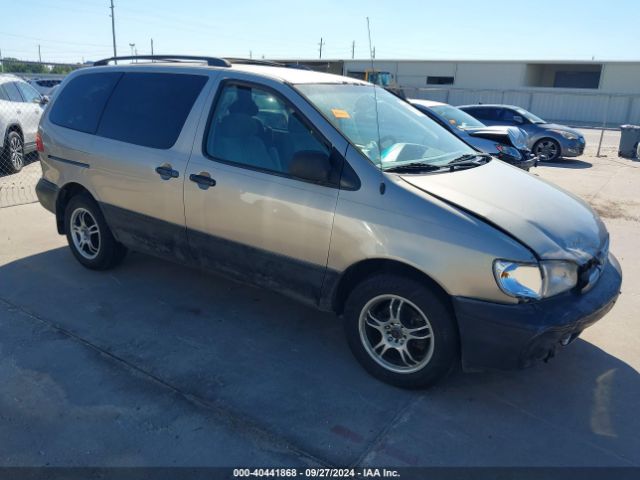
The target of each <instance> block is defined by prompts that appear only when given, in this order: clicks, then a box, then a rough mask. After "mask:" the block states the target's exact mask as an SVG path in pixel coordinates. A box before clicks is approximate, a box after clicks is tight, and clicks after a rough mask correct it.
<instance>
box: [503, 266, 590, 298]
mask: <svg viewBox="0 0 640 480" xmlns="http://www.w3.org/2000/svg"><path fill="white" fill-rule="evenodd" d="M493 275H494V277H495V279H496V282H497V284H498V286H499V287H500V290H502V291H503V292H504V293H506V294H507V295H509V296H512V297H516V298H529V299H534V300H538V299H541V298H547V297H552V296H553V295H557V294H559V293H562V292H566V291H567V290H571V289H572V288H573V287H575V286H576V284H577V282H578V266H577V265H576V264H575V263H572V262H565V261H557V260H546V261H542V262H540V263H539V264H533V263H521V262H512V261H510V260H496V261H494V262H493Z"/></svg>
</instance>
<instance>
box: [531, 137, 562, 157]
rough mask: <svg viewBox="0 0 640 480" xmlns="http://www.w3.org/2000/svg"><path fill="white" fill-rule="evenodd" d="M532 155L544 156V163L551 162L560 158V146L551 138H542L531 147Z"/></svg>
mask: <svg viewBox="0 0 640 480" xmlns="http://www.w3.org/2000/svg"><path fill="white" fill-rule="evenodd" d="M533 153H535V154H536V155H544V156H545V157H546V158H545V161H546V162H553V161H555V160H557V159H558V158H560V155H561V153H562V150H561V149H560V144H559V143H558V142H556V141H555V140H554V139H553V138H543V139H542V140H538V141H537V142H536V144H535V145H534V146H533Z"/></svg>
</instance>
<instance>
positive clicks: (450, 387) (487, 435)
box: [0, 248, 640, 466]
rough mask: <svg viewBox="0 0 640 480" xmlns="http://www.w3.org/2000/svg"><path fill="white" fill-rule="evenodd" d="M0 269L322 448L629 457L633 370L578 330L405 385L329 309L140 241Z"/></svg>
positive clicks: (402, 460) (65, 324)
mask: <svg viewBox="0 0 640 480" xmlns="http://www.w3.org/2000/svg"><path fill="white" fill-rule="evenodd" d="M9 282H10V283H11V288H3V289H2V292H1V293H0V298H2V299H4V300H6V301H7V302H9V303H10V304H12V305H15V306H17V307H19V308H22V309H24V310H25V311H27V312H29V313H30V314H32V315H34V316H35V317H37V318H39V319H41V320H43V321H44V322H45V323H48V324H52V325H54V326H56V327H57V328H60V329H64V330H65V331H68V332H70V333H72V334H73V335H76V336H78V337H79V338H81V339H82V340H83V341H84V342H87V345H90V346H93V347H95V348H98V349H99V350H101V351H104V352H108V354H109V355H113V356H115V357H117V358H118V359H120V360H121V361H122V362H125V363H127V364H129V365H133V366H135V368H136V369H139V370H140V371H141V372H144V374H145V375H149V376H152V377H153V378H155V379H159V380H161V381H162V382H164V383H165V384H167V385H170V386H171V387H172V388H174V389H175V390H176V391H178V392H180V393H182V394H184V395H186V396H187V397H188V398H193V399H196V400H197V401H202V402H205V403H206V404H207V405H210V406H211V407H212V408H215V409H219V410H221V411H224V412H229V414H230V415H232V416H233V417H234V418H236V419H240V420H239V421H240V422H242V420H241V419H247V421H250V422H251V423H254V424H258V425H260V426H261V428H264V429H265V430H267V431H269V432H272V433H273V435H275V436H277V437H278V438H284V439H286V441H288V442H291V443H292V444H295V445H298V446H300V448H301V449H302V450H304V451H306V452H310V453H311V455H313V456H316V457H317V458H320V459H323V460H324V461H326V462H329V463H333V464H336V465H342V466H344V465H348V464H354V463H363V462H364V463H366V464H370V465H387V466H388V465H398V466H403V465H525V466H534V465H628V464H629V463H635V464H640V437H639V436H638V434H637V432H638V431H640V415H638V414H637V410H638V398H640V375H638V372H637V371H635V370H634V369H633V368H631V367H630V366H629V365H627V364H626V363H624V362H622V361H620V360H619V359H617V358H615V357H613V356H611V355H609V354H607V353H606V352H604V351H602V350H600V349H599V348H597V347H596V346H594V345H592V344H590V343H588V342H585V341H582V340H578V341H576V342H574V344H572V345H570V346H569V347H567V348H566V350H565V351H563V352H561V354H560V355H559V358H556V359H554V361H552V362H551V363H550V364H548V365H544V364H543V365H540V366H538V367H535V368H533V369H530V370H526V371H520V372H509V373H486V374H469V375H466V374H460V373H458V374H454V375H453V376H451V377H450V378H449V379H447V380H445V381H444V382H443V383H441V384H440V385H438V386H436V387H434V388H432V389H430V390H426V391H403V390H399V389H396V388H393V387H390V386H387V385H385V384H382V383H380V382H378V381H376V380H375V379H373V378H372V377H370V376H369V375H367V374H366V373H365V372H364V371H363V370H362V369H361V368H360V367H359V365H358V364H357V363H356V361H355V359H354V358H353V357H352V355H351V354H350V352H349V350H348V347H347V345H346V341H345V339H344V337H343V333H342V328H341V325H340V322H339V320H337V319H336V318H335V317H334V316H332V315H329V314H324V313H319V312H316V311H315V310H313V309H310V308H307V307H305V306H302V305H299V304H297V303H295V302H293V301H290V300H288V299H287V298H285V297H282V296H280V295H278V294H274V293H270V292H267V291H264V290H259V289H255V288H252V287H248V286H244V285H240V284H237V283H234V282H231V281H227V280H226V279H223V278H219V277H216V276H213V275H208V274H204V273H202V272H199V271H197V270H193V269H189V268H185V267H182V266H178V265H174V264H171V263H167V262H164V261H160V260H156V259H153V258H150V257H147V256H144V255H139V254H135V253H133V254H130V255H129V256H128V257H127V259H126V260H125V262H124V264H123V265H122V266H120V267H119V268H117V269H115V270H112V271H109V272H93V271H88V270H86V269H84V268H82V267H81V266H80V265H79V264H78V263H77V262H76V261H75V260H74V259H73V257H72V255H71V253H70V252H69V251H68V249H67V248H58V249H54V250H50V251H46V252H44V253H41V254H38V255H34V256H31V257H27V258H23V259H19V260H16V261H14V262H13V263H10V264H7V265H4V266H1V267H0V284H2V285H7V284H9ZM614 312H615V309H614ZM34 321H35V319H34ZM74 341H75V340H74ZM52 368H54V367H53V366H52ZM43 374H49V375H51V373H50V372H43ZM57 375H64V372H58V373H57ZM95 401H96V402H98V401H99V399H95ZM34 408H37V405H36V406H34ZM80 421H81V420H80ZM36 427H37V426H36ZM35 431H37V428H34V432H35ZM242 432H243V430H242V426H241V425H240V426H239V427H238V434H239V435H242V434H243V433H242ZM59 441H64V440H63V439H59Z"/></svg>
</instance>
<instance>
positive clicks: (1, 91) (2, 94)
mask: <svg viewBox="0 0 640 480" xmlns="http://www.w3.org/2000/svg"><path fill="white" fill-rule="evenodd" d="M0 100H9V97H7V94H6V92H5V91H4V87H3V86H2V85H0Z"/></svg>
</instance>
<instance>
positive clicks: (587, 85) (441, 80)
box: [341, 60, 640, 126]
mask: <svg viewBox="0 0 640 480" xmlns="http://www.w3.org/2000/svg"><path fill="white" fill-rule="evenodd" d="M341 62H342V68H343V74H344V75H351V76H357V75H359V74H361V73H362V72H366V71H370V70H371V61H370V60H344V61H341ZM373 65H374V69H375V70H376V71H383V72H384V71H386V72H390V73H391V74H392V75H393V76H394V80H395V82H396V83H397V85H398V86H399V87H401V88H402V89H403V90H404V91H405V93H406V95H407V96H408V97H417V98H427V99H431V100H438V101H442V102H447V103H451V104H453V105H463V104H469V103H478V102H482V103H506V104H513V105H519V106H521V107H524V108H525V109H527V110H531V111H532V112H533V113H535V114H536V115H539V116H541V117H542V118H545V119H547V120H553V121H558V122H564V123H569V124H589V125H601V124H602V123H603V122H605V121H606V123H607V124H608V125H612V126H615V125H621V124H626V123H632V124H638V125H640V62H595V61H594V62H578V61H558V62H551V61H530V62H522V61H453V60H452V61H427V60H424V61H420V60H375V61H374V63H373Z"/></svg>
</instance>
